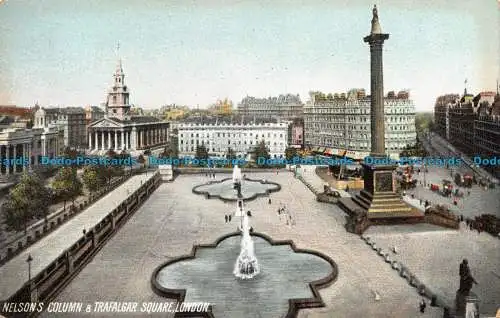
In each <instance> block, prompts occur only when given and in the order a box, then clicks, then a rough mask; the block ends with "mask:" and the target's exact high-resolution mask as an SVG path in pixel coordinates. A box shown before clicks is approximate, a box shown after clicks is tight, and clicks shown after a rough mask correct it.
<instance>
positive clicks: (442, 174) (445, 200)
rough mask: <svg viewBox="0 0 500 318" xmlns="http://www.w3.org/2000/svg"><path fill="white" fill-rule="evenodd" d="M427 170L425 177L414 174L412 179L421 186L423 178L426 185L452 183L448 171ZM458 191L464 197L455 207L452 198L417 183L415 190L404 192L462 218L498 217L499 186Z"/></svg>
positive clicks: (437, 168) (499, 204)
mask: <svg viewBox="0 0 500 318" xmlns="http://www.w3.org/2000/svg"><path fill="white" fill-rule="evenodd" d="M428 169H429V172H428V173H426V174H425V177H424V173H423V172H421V173H420V174H418V175H417V174H414V177H415V178H416V179H417V180H419V181H422V184H423V182H424V178H425V181H426V182H427V184H428V185H429V184H431V183H433V184H438V185H440V186H441V185H442V181H443V179H447V180H450V181H453V177H451V171H450V170H449V169H446V168H442V167H436V166H430V167H428ZM455 170H456V169H455ZM453 186H454V187H456V184H455V183H453ZM460 191H463V192H464V193H465V195H464V197H462V198H458V205H456V206H455V205H454V204H453V196H451V197H444V196H442V195H441V194H439V193H438V192H433V191H431V190H429V187H424V186H423V185H420V184H419V183H417V187H416V188H415V189H411V190H408V191H406V192H407V194H408V195H411V194H414V195H415V198H417V199H422V200H429V201H430V202H431V203H432V204H433V205H435V204H442V205H445V206H447V207H449V208H450V210H451V211H453V212H455V213H456V214H458V215H460V214H462V215H464V217H474V216H479V215H481V214H494V215H496V216H498V217H500V186H497V187H496V188H495V189H487V190H485V189H484V188H481V187H479V186H477V185H473V186H472V188H460ZM467 191H470V196H468V195H467Z"/></svg>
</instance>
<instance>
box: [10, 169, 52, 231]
mask: <svg viewBox="0 0 500 318" xmlns="http://www.w3.org/2000/svg"><path fill="white" fill-rule="evenodd" d="M50 201H51V193H50V191H49V189H47V188H46V187H45V186H44V184H43V182H42V181H41V179H40V178H39V177H38V176H37V175H36V174H27V173H25V174H23V175H22V176H21V179H20V181H19V183H18V184H17V185H16V186H15V187H14V188H12V190H11V191H10V193H9V196H8V197H7V200H6V201H5V203H4V205H3V211H4V216H5V223H6V225H7V228H9V229H14V230H21V229H23V228H24V231H25V232H26V231H27V226H28V223H29V221H30V220H32V219H33V218H35V217H38V218H42V217H43V218H45V220H46V218H47V215H48V212H49V205H50Z"/></svg>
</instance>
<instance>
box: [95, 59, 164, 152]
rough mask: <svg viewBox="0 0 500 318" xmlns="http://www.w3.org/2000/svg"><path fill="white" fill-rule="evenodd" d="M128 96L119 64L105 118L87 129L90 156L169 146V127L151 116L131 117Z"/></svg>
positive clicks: (107, 102) (108, 98) (119, 63)
mask: <svg viewBox="0 0 500 318" xmlns="http://www.w3.org/2000/svg"><path fill="white" fill-rule="evenodd" d="M129 95H130V92H129V89H128V87H127V86H126V85H125V74H124V73H123V68H122V62H121V60H120V61H119V62H118V66H117V68H116V71H115V74H114V84H113V86H112V87H111V89H110V91H109V93H108V97H107V101H106V113H105V117H104V118H103V119H100V120H98V121H95V122H93V123H92V124H90V125H89V127H88V131H87V133H88V136H87V137H88V139H87V140H88V149H89V152H90V153H105V152H106V151H108V150H113V151H115V152H121V151H128V152H133V151H141V150H147V149H150V148H156V147H158V148H160V147H161V146H162V145H164V144H166V143H167V142H168V128H169V123H168V122H163V121H160V120H159V119H158V118H155V117H152V116H131V115H130V107H131V106H130V104H129Z"/></svg>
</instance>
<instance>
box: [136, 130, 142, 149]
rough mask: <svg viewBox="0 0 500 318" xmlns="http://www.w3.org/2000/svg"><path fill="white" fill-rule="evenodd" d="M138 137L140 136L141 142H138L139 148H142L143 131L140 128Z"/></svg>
mask: <svg viewBox="0 0 500 318" xmlns="http://www.w3.org/2000/svg"><path fill="white" fill-rule="evenodd" d="M137 137H138V139H139V142H138V145H137V148H139V149H140V148H141V147H142V131H140V130H139V131H138V132H137Z"/></svg>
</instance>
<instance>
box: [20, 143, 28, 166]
mask: <svg viewBox="0 0 500 318" xmlns="http://www.w3.org/2000/svg"><path fill="white" fill-rule="evenodd" d="M26 146H27V145H26V144H23V153H22V155H21V158H22V159H23V171H26V165H25V164H24V158H25V157H26V153H27V151H26V148H27V147H26Z"/></svg>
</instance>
